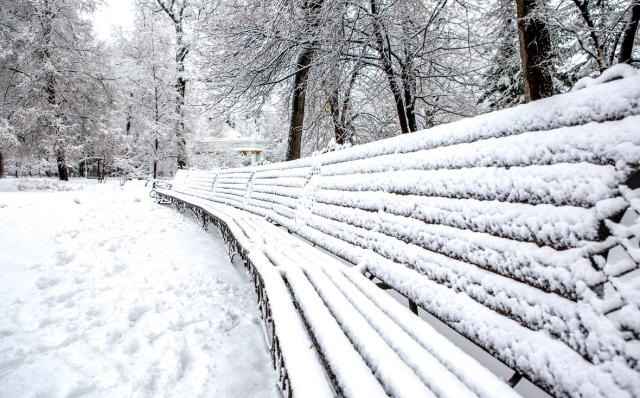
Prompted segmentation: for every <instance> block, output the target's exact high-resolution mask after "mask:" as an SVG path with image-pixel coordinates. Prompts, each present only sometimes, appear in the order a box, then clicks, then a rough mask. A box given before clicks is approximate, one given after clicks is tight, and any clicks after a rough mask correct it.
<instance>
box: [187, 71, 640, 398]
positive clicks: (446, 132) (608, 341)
mask: <svg viewBox="0 0 640 398" xmlns="http://www.w3.org/2000/svg"><path fill="white" fill-rule="evenodd" d="M639 115H640V76H635V77H629V78H625V79H623V80H619V81H614V82H610V83H607V84H602V85H598V86H593V87H589V88H586V89H583V90H580V91H577V92H572V93H568V94H564V95H558V96H555V97H552V98H548V99H545V100H541V101H536V102H533V103H530V104H527V105H521V106H518V107H515V108H512V109H508V110H505V111H499V112H493V113H490V114H486V115H482V116H478V117H475V118H470V119H465V120H462V121H459V122H455V123H451V124H447V125H442V126H438V127H436V128H432V129H430V130H425V131H422V132H419V133H415V134H411V135H406V136H399V137H395V138H392V139H388V140H383V141H378V142H374V143H371V144H366V145H359V146H354V147H351V148H348V149H344V150H341V151H336V152H331V153H327V154H323V155H319V156H314V157H310V158H305V159H301V160H298V161H294V162H287V163H278V164H271V165H264V166H257V167H247V168H239V169H229V170H219V171H213V172H196V171H191V172H187V175H186V178H185V179H184V180H182V182H181V184H178V183H176V188H175V189H178V190H180V189H182V190H183V191H184V192H188V193H195V194H198V195H201V196H202V197H205V198H207V199H210V200H213V201H216V202H221V203H227V204H230V205H233V206H236V207H239V208H242V209H245V210H248V211H251V212H253V213H257V214H261V215H264V216H265V217H268V218H270V219H271V220H273V221H274V222H277V223H279V224H281V225H283V226H285V227H287V228H288V229H289V230H290V231H291V232H294V233H297V234H299V235H300V236H302V237H304V238H306V239H308V240H309V241H311V242H314V243H315V244H317V245H319V246H321V247H323V248H324V249H326V250H328V251H330V252H332V253H333V254H335V255H337V256H340V257H342V258H344V259H346V260H348V261H349V262H351V263H353V264H356V265H358V266H360V267H362V270H363V271H364V272H367V273H368V274H370V275H371V276H372V277H375V278H377V279H378V280H380V281H382V282H384V283H385V284H387V285H388V286H391V287H392V288H393V289H395V290H397V291H398V292H400V293H402V294H403V295H405V296H406V297H407V298H409V299H410V300H412V301H414V302H416V303H417V304H418V305H419V306H420V307H421V308H423V309H424V310H426V311H428V312H429V313H431V314H432V315H434V316H436V317H437V318H439V319H440V320H442V321H443V322H445V323H447V324H448V325H449V326H451V327H452V328H453V329H455V330H456V331H457V332H459V333H461V334H463V335H464V336H466V337H467V338H469V339H470V340H472V341H474V342H475V343H477V344H478V345H480V346H481V347H483V348H484V349H485V350H487V351H488V352H490V353H491V354H492V355H494V356H495V357H497V358H498V359H500V360H501V361H503V362H504V363H506V364H507V365H509V366H510V367H512V368H513V369H515V370H517V371H518V372H521V373H522V374H524V375H525V376H526V377H527V378H528V379H530V380H531V381H532V382H534V383H536V384H537V385H539V386H540V387H542V388H543V389H545V390H547V391H549V392H550V393H552V394H554V395H557V396H574V395H584V396H598V395H601V396H625V395H628V396H640V382H639V380H640V341H639V338H640V278H639V277H637V274H638V271H637V270H638V264H640V249H638V244H637V236H638V235H639V234H640V223H639V222H638V221H637V220H635V221H634V220H632V221H631V222H630V223H629V222H627V223H626V224H627V225H623V224H621V223H620V222H619V221H620V218H621V216H622V215H623V214H624V213H625V212H626V211H627V210H629V209H635V212H636V213H635V215H636V216H637V213H638V212H640V190H639V189H638V170H639V169H640V116H639ZM180 178H182V176H181V177H180ZM627 217H629V216H627ZM631 218H633V213H631ZM636 219H637V217H636ZM612 249H613V250H616V251H618V252H619V253H618V254H617V255H616V256H615V257H616V258H615V259H612V258H609V261H607V256H608V254H609V252H610V250H612Z"/></svg>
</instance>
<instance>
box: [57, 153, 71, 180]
mask: <svg viewBox="0 0 640 398" xmlns="http://www.w3.org/2000/svg"><path fill="white" fill-rule="evenodd" d="M56 158H57V159H56V160H57V163H58V178H59V179H60V180H63V181H69V168H68V167H67V165H66V161H65V156H64V151H62V150H58V152H57V155H56Z"/></svg>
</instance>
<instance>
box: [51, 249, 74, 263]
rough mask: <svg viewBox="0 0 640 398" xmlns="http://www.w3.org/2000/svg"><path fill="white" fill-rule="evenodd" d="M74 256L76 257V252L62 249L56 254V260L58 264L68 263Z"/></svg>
mask: <svg viewBox="0 0 640 398" xmlns="http://www.w3.org/2000/svg"><path fill="white" fill-rule="evenodd" d="M74 258H76V255H75V254H73V253H69V252H67V251H60V252H57V253H56V254H55V257H54V261H55V263H56V265H67V264H69V263H70V262H71V261H73V259H74Z"/></svg>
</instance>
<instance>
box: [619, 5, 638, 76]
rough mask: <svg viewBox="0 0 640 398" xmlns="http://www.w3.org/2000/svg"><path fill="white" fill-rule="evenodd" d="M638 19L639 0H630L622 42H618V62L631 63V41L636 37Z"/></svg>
mask: <svg viewBox="0 0 640 398" xmlns="http://www.w3.org/2000/svg"><path fill="white" fill-rule="evenodd" d="M639 20H640V0H631V6H630V7H629V20H628V22H627V27H626V28H625V30H624V36H623V37H622V43H620V54H619V55H618V62H620V63H628V64H630V63H631V57H632V55H633V43H634V41H635V38H636V31H637V30H638V21H639Z"/></svg>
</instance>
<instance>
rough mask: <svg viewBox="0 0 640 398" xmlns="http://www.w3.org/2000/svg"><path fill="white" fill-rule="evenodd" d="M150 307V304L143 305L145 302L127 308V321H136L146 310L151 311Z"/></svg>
mask: <svg viewBox="0 0 640 398" xmlns="http://www.w3.org/2000/svg"><path fill="white" fill-rule="evenodd" d="M152 309H153V308H152V307H151V306H150V305H145V304H139V305H134V306H133V307H132V308H131V309H130V310H129V321H131V322H137V321H138V319H140V318H141V317H142V315H144V314H145V313H146V312H149V311H151V310H152Z"/></svg>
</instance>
